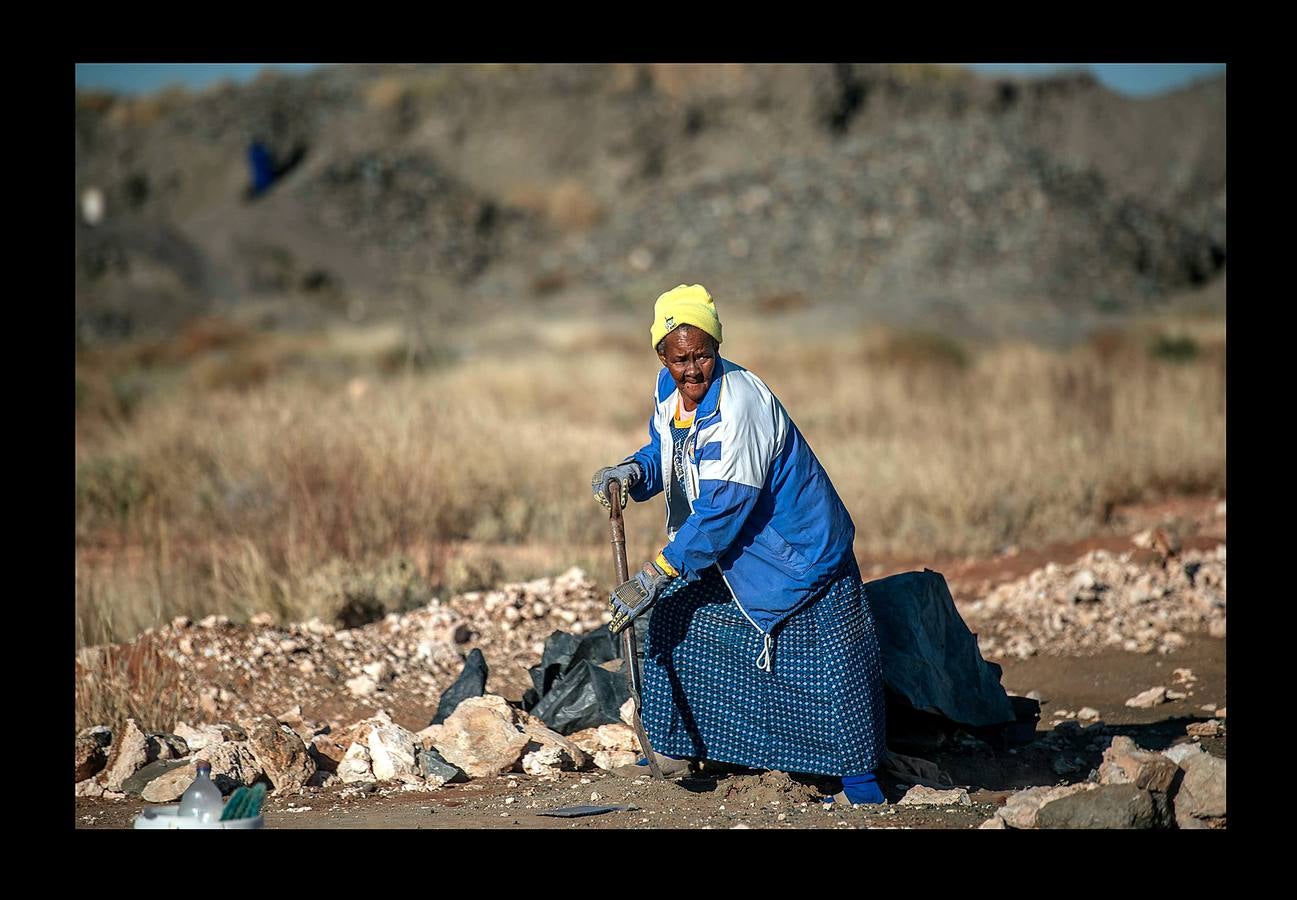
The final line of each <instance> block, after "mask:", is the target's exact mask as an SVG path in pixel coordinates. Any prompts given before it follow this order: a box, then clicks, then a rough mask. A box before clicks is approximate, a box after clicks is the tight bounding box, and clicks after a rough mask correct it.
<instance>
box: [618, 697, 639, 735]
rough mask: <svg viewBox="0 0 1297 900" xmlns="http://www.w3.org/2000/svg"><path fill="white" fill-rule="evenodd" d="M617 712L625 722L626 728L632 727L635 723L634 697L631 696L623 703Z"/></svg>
mask: <svg viewBox="0 0 1297 900" xmlns="http://www.w3.org/2000/svg"><path fill="white" fill-rule="evenodd" d="M617 714H618V715H619V716H620V717H621V720H622V721H623V722H625V723H626V727H627V728H633V727H634V724H635V698H634V697H631V698H630V699H629V700H627V701H626V702H625V703H623V704H622V705H621V709H620V710H618V713H617Z"/></svg>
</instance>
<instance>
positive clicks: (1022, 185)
mask: <svg viewBox="0 0 1297 900" xmlns="http://www.w3.org/2000/svg"><path fill="white" fill-rule="evenodd" d="M1224 135H1225V82H1224V77H1223V76H1221V77H1218V78H1215V79H1211V80H1207V81H1203V82H1199V83H1196V84H1193V85H1191V86H1189V87H1187V88H1184V89H1182V90H1178V91H1174V92H1171V93H1167V94H1163V95H1159V96H1156V97H1152V98H1130V97H1124V96H1121V95H1118V94H1115V93H1113V92H1111V91H1109V90H1108V89H1106V88H1105V87H1103V86H1102V85H1100V84H1099V83H1098V82H1097V81H1096V80H1094V78H1093V77H1091V76H1089V75H1085V74H1064V75H1059V76H1055V77H1051V78H1044V79H1016V78H1009V77H984V76H980V75H977V74H974V73H973V72H971V71H968V70H964V69H960V68H958V67H949V66H935V65H908V66H901V65H807V66H792V65H753V64H736V65H721V66H717V65H680V64H671V65H640V64H635V65H610V66H605V65H416V66H391V65H382V66H356V65H349V66H326V67H322V68H320V69H317V70H315V71H312V72H310V73H308V74H304V75H284V74H280V73H275V72H273V71H271V72H267V73H266V74H265V75H263V76H262V77H261V78H258V79H257V80H255V81H252V82H251V83H247V84H241V85H240V84H233V83H225V84H222V85H218V86H215V87H213V88H210V89H207V90H203V91H197V92H186V91H184V90H181V89H172V90H169V91H166V92H160V93H156V94H152V95H144V96H137V97H129V96H115V95H110V94H102V93H91V92H85V91H81V92H78V94H77V101H76V141H77V153H76V159H77V171H76V188H77V193H78V196H79V197H82V198H83V200H84V198H85V196H86V192H87V191H92V192H98V193H99V195H100V197H101V198H102V201H101V203H100V208H101V209H102V213H101V217H100V218H99V219H98V221H97V222H96V224H94V225H91V224H89V223H88V221H87V216H86V214H85V203H84V202H83V203H82V208H81V209H80V210H79V211H78V216H77V224H76V255H77V298H76V305H77V323H78V335H79V336H80V338H81V339H82V340H84V341H90V342H93V341H100V340H103V339H105V338H114V337H126V336H135V337H138V336H141V335H148V334H165V333H172V332H174V331H175V330H176V329H178V328H180V327H181V326H182V325H183V323H184V322H186V321H187V320H189V319H191V318H192V317H194V316H197V315H201V314H212V313H220V314H223V315H234V316H244V317H248V318H249V320H250V321H251V322H253V323H255V324H257V325H258V326H259V327H265V326H274V327H285V326H286V327H293V326H316V325H318V324H320V323H321V322H323V321H328V320H330V319H340V320H344V321H351V322H366V321H368V322H373V321H378V320H383V319H385V318H390V317H393V316H401V315H404V316H407V317H408V316H410V315H412V314H414V315H418V316H420V317H422V320H423V321H426V322H430V323H432V325H433V326H435V327H444V326H445V325H448V324H454V323H462V322H465V321H482V320H484V319H486V318H487V317H490V316H493V315H495V314H498V313H500V312H501V311H502V310H509V311H514V312H517V311H518V310H519V308H520V304H525V306H526V308H527V309H528V310H531V311H535V312H538V313H541V314H544V315H546V316H551V317H552V316H561V315H564V314H569V313H575V314H585V313H595V312H604V313H609V312H612V313H617V312H626V311H628V310H629V309H630V308H634V309H635V310H637V311H639V310H640V309H641V307H643V305H644V304H645V303H646V302H648V301H649V300H651V298H652V297H653V296H656V294H657V293H659V292H660V291H661V290H663V289H664V286H666V287H669V286H670V284H666V282H670V283H671V284H675V283H678V282H681V281H690V282H694V281H698V282H702V283H704V284H707V285H709V286H714V287H713V288H712V289H713V292H714V293H715V294H716V295H717V297H718V299H723V301H724V304H725V307H724V308H725V309H727V310H733V311H734V312H735V313H742V314H746V311H747V310H752V311H753V312H754V313H757V314H759V313H761V312H762V311H766V312H770V311H779V310H786V309H790V308H806V309H809V308H812V307H813V308H816V309H818V310H820V311H821V312H822V313H823V314H825V315H826V316H830V317H832V318H834V320H835V321H838V322H841V321H842V317H843V316H848V317H850V319H851V321H872V322H882V323H888V324H897V325H912V324H914V323H923V324H924V325H925V327H933V328H938V329H940V330H943V331H946V332H949V333H952V334H959V335H966V336H988V337H1003V336H1028V337H1033V338H1036V339H1041V340H1047V341H1061V342H1067V341H1072V340H1076V339H1077V338H1079V337H1081V336H1083V335H1085V334H1086V333H1088V332H1089V331H1091V330H1093V329H1094V328H1095V327H1097V326H1098V325H1102V324H1104V323H1111V322H1113V321H1115V320H1120V319H1121V318H1122V317H1126V316H1130V315H1134V314H1141V313H1147V312H1148V311H1150V310H1154V309H1159V308H1167V307H1174V306H1176V305H1177V304H1179V305H1184V304H1186V303H1191V304H1197V305H1203V304H1207V305H1211V304H1215V305H1216V306H1217V307H1218V308H1219V307H1220V306H1221V304H1223V290H1217V291H1214V292H1211V291H1208V292H1206V293H1204V291H1203V290H1202V289H1203V288H1206V287H1210V286H1212V285H1219V284H1222V283H1223V282H1222V279H1223V276H1224V273H1225V260H1226V229H1225V219H1226V216H1225V140H1224ZM254 140H257V141H260V142H261V143H262V144H263V145H264V146H265V147H267V148H268V149H269V151H270V153H271V154H272V155H273V156H274V158H275V160H276V165H277V166H280V167H285V168H286V171H284V172H283V174H282V175H281V176H280V177H279V179H278V180H277V181H276V182H275V183H274V184H273V185H272V186H271V188H270V189H269V190H267V191H266V192H265V193H264V194H262V195H261V196H259V197H257V198H255V199H249V197H248V196H247V193H246V191H247V186H248V184H249V182H250V176H249V164H248V148H249V146H250V144H251V142H252V141H254ZM90 218H92V219H93V218H94V216H93V215H92V216H90ZM1186 298H1189V299H1186Z"/></svg>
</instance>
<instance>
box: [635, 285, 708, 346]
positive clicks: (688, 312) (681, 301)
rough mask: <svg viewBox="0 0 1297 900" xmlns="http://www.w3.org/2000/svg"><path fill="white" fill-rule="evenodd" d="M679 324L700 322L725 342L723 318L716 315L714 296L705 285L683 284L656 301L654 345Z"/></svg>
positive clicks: (698, 324)
mask: <svg viewBox="0 0 1297 900" xmlns="http://www.w3.org/2000/svg"><path fill="white" fill-rule="evenodd" d="M678 325H696V326H698V327H699V328H701V329H702V330H703V331H705V332H707V333H708V334H710V335H711V336H712V337H714V338H716V343H718V344H719V343H720V342H721V320H720V317H719V316H717V315H716V304H715V303H713V302H712V295H711V294H709V293H707V288H705V287H703V286H702V285H701V284H682V285H680V286H679V287H673V288H672V289H671V290H669V291H667V292H666V293H665V294H663V295H662V296H660V297H658V299H657V302H656V303H655V304H653V327H652V328H650V329H649V333H650V334H652V335H653V346H654V348H656V347H657V345H658V341H660V340H662V338H664V337H666V335H667V332H669V331H671V329H673V328H675V327H676V326H678Z"/></svg>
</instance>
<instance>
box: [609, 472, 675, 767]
mask: <svg viewBox="0 0 1297 900" xmlns="http://www.w3.org/2000/svg"><path fill="white" fill-rule="evenodd" d="M621 489H622V486H621V482H619V481H618V480H617V479H616V478H613V479H611V480H610V481H609V482H608V500H609V501H610V503H609V506H610V507H611V511H610V512H609V516H608V520H609V522H610V523H611V527H612V559H613V565H614V566H615V567H616V569H617V583H618V584H625V583H626V582H627V581H630V574H629V569H628V568H627V566H626V525H625V523H624V522H623V521H622V516H621ZM621 655H622V666H623V667H624V668H625V669H626V679H627V681H628V682H629V683H630V695H631V705H632V707H633V710H632V712H631V728H632V730H633V731H634V732H635V737H636V738H637V739H638V740H639V746H640V750H642V751H643V752H644V758H645V759H646V760H648V765H649V771H650V772H652V773H653V777H654V778H656V779H658V780H659V781H665V780H666V776H665V775H663V774H662V768H661V767H660V766H659V765H658V764H657V760H656V759H654V758H653V746H652V745H651V744H650V743H649V739H648V733H647V732H646V731H645V730H644V723H643V722H642V721H640V712H639V711H640V692H641V682H640V671H639V639H638V638H637V637H636V636H635V623H634V622H633V621H632V622H629V623H628V624H627V625H626V627H625V628H624V629H622V633H621Z"/></svg>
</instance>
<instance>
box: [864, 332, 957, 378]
mask: <svg viewBox="0 0 1297 900" xmlns="http://www.w3.org/2000/svg"><path fill="white" fill-rule="evenodd" d="M868 356H869V357H870V358H871V361H873V362H879V363H883V364H885V365H893V366H920V367H928V366H935V367H939V368H951V369H967V368H968V366H969V364H970V363H971V362H972V359H971V357H970V355H969V353H968V351H967V350H965V349H964V347H963V345H961V344H960V343H959V342H958V341H957V340H955V339H954V338H952V337H950V336H949V335H945V334H940V333H938V332H934V331H904V332H900V333H899V334H894V335H891V336H890V337H889V338H888V339H887V340H886V341H885V342H884V343H883V344H882V345H881V346H880V347H877V348H875V349H874V350H873V351H872V352H870V353H869V354H868Z"/></svg>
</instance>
